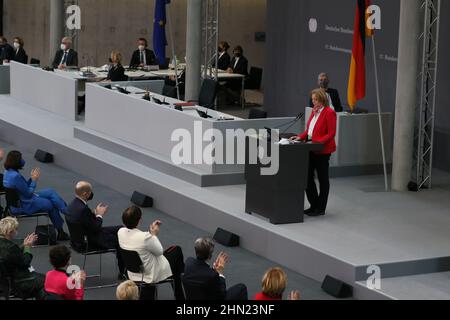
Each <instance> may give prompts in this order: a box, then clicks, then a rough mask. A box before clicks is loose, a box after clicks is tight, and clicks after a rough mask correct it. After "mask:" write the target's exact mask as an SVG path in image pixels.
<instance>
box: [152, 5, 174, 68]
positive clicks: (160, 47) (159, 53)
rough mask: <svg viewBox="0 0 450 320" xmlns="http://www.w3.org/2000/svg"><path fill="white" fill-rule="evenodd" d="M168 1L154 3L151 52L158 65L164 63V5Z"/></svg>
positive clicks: (165, 39)
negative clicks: (153, 52) (153, 53)
mask: <svg viewBox="0 0 450 320" xmlns="http://www.w3.org/2000/svg"><path fill="white" fill-rule="evenodd" d="M169 3H170V0H156V1H155V21H154V23H153V50H154V51H155V55H156V58H157V59H158V63H159V64H160V65H164V64H165V62H166V46H167V38H166V22H167V16H166V5H167V4H169Z"/></svg>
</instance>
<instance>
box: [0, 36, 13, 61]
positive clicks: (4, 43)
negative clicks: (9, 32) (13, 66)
mask: <svg viewBox="0 0 450 320" xmlns="http://www.w3.org/2000/svg"><path fill="white" fill-rule="evenodd" d="M13 56H14V49H13V47H11V46H10V45H9V43H8V40H6V38H5V37H3V36H0V64H3V63H9V62H10V61H11V59H12V58H13Z"/></svg>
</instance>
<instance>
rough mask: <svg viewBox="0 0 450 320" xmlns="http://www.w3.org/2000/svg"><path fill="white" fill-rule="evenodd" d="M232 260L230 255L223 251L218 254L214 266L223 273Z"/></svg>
mask: <svg viewBox="0 0 450 320" xmlns="http://www.w3.org/2000/svg"><path fill="white" fill-rule="evenodd" d="M229 261H230V257H229V256H228V254H226V253H225V252H221V253H220V254H219V255H218V256H217V259H216V261H215V262H214V265H213V268H214V270H216V271H217V272H218V273H219V274H223V271H224V269H225V265H226V264H227V263H228V262H229Z"/></svg>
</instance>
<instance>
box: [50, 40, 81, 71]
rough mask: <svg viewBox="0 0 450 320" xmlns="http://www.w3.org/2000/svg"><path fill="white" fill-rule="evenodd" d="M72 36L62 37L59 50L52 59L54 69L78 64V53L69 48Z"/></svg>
mask: <svg viewBox="0 0 450 320" xmlns="http://www.w3.org/2000/svg"><path fill="white" fill-rule="evenodd" d="M71 46H72V38H70V37H64V38H63V39H62V41H61V50H58V51H57V52H56V54H55V59H53V63H52V66H53V68H54V69H65V68H66V67H77V66H78V53H77V52H76V51H75V50H73V49H71Z"/></svg>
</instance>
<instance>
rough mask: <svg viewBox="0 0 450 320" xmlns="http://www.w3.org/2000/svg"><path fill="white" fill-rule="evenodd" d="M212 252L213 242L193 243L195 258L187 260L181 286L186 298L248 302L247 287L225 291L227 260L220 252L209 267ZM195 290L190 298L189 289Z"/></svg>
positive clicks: (236, 287) (200, 241)
mask: <svg viewBox="0 0 450 320" xmlns="http://www.w3.org/2000/svg"><path fill="white" fill-rule="evenodd" d="M213 252H214V242H213V240H212V239H209V238H200V239H198V240H197V241H195V254H196V256H197V257H196V258H188V259H187V260H186V267H185V270H184V276H183V284H184V286H185V291H186V298H187V299H188V300H189V299H196V300H197V299H198V300H248V293H247V287H246V286H245V285H244V284H237V285H235V286H233V287H231V288H229V289H228V290H227V286H226V281H225V276H224V275H223V272H224V269H225V265H226V264H227V262H228V260H229V258H228V255H227V254H226V253H224V252H221V253H220V254H219V256H218V257H217V259H216V261H215V262H214V264H213V266H212V267H211V266H210V265H209V264H208V262H209V261H210V260H211V258H212V255H213ZM191 287H195V288H196V290H195V291H196V294H195V296H190V295H189V293H190V290H189V289H190V288H191Z"/></svg>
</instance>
